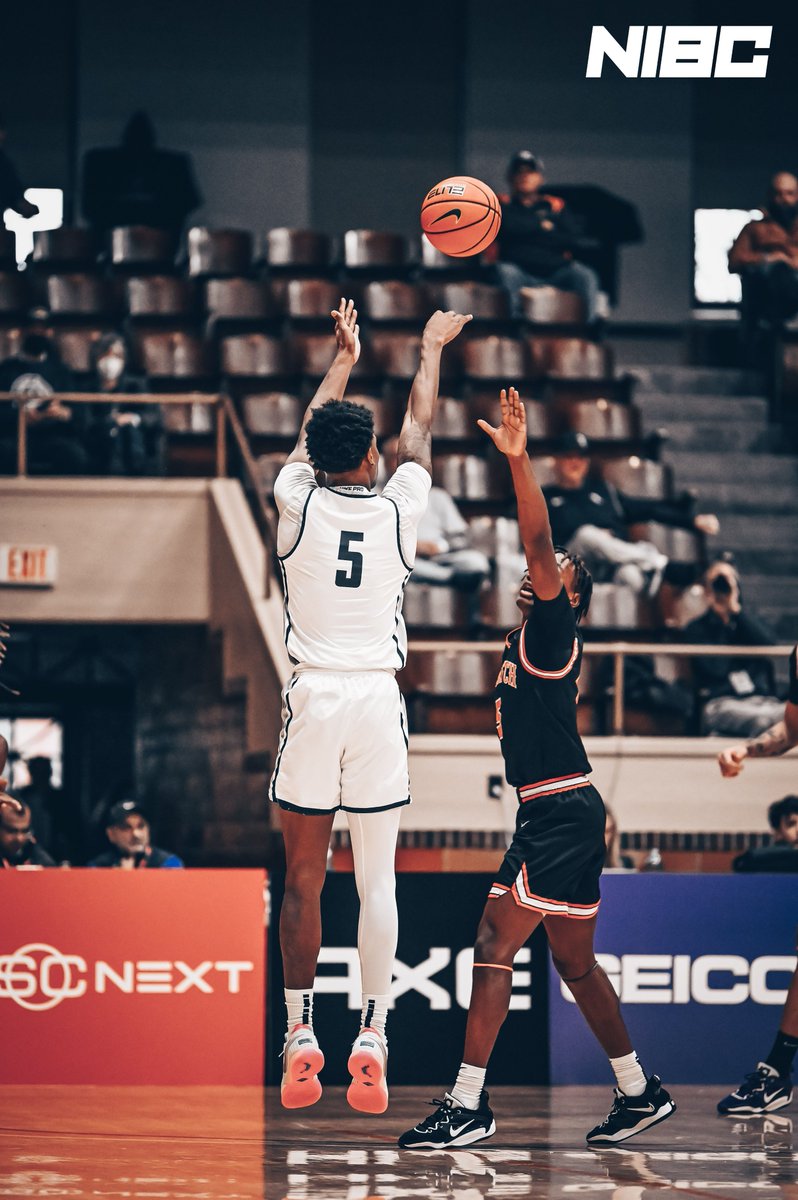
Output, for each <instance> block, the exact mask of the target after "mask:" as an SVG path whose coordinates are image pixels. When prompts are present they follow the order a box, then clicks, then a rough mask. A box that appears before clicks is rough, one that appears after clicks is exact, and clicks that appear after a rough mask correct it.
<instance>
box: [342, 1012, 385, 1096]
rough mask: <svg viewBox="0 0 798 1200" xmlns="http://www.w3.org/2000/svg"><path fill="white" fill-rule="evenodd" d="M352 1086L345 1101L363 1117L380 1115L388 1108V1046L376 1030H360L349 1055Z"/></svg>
mask: <svg viewBox="0 0 798 1200" xmlns="http://www.w3.org/2000/svg"><path fill="white" fill-rule="evenodd" d="M348 1065H349V1073H350V1074H351V1076H352V1082H351V1083H350V1085H349V1090H348V1091H347V1093H346V1098H347V1100H348V1101H349V1103H350V1105H351V1106H352V1108H354V1109H357V1111H358V1112H363V1113H383V1112H385V1110H386V1108H387V1107H388V1084H387V1082H386V1072H387V1069H388V1045H387V1043H386V1041H385V1038H384V1037H383V1035H382V1034H381V1033H379V1032H378V1031H377V1030H376V1029H361V1031H360V1033H359V1034H358V1036H357V1037H356V1038H355V1041H354V1043H353V1045H352V1053H351V1054H350V1055H349V1064H348Z"/></svg>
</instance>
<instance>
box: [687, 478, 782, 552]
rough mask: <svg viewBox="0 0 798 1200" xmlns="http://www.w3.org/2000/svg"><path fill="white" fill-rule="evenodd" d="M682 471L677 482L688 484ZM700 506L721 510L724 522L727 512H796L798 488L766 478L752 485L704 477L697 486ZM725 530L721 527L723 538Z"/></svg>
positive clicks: (713, 510)
mask: <svg viewBox="0 0 798 1200" xmlns="http://www.w3.org/2000/svg"><path fill="white" fill-rule="evenodd" d="M684 483H685V480H684V479H683V477H682V476H681V474H680V475H679V476H678V477H677V485H678V484H684ZM694 488H695V491H696V493H697V496H698V499H699V501H700V507H701V508H702V509H709V510H710V511H711V512H714V513H717V514H718V515H719V516H720V518H721V524H722V523H723V514H724V513H762V514H767V513H780V514H786V513H795V512H796V510H797V509H798V489H791V488H789V487H785V486H784V484H779V483H771V482H770V481H769V480H767V479H765V480H762V481H761V482H760V481H757V483H756V486H755V487H752V488H748V487H744V486H741V485H740V483H731V482H718V481H715V480H708V479H706V478H702V479H699V480H697V481H696V483H695V485H694ZM722 536H723V531H722V530H721V537H722Z"/></svg>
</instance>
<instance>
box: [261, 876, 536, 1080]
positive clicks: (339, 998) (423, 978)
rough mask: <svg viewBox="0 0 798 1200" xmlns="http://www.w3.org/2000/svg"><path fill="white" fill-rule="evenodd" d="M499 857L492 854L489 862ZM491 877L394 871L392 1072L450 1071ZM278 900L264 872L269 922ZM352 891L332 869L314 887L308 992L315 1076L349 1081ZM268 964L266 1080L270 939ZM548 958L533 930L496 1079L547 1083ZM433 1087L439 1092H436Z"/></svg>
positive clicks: (274, 1060)
mask: <svg viewBox="0 0 798 1200" xmlns="http://www.w3.org/2000/svg"><path fill="white" fill-rule="evenodd" d="M499 857H500V856H498V855H497V862H498V859H499ZM491 883H493V877H492V876H487V875H474V874H446V875H425V874H416V873H415V872H409V873H406V874H401V875H399V877H398V879H397V899H398V903H399V946H398V949H397V953H396V959H395V961H394V967H393V984H392V988H391V993H392V998H393V1007H392V1009H391V1011H390V1012H389V1014H388V1040H389V1043H390V1047H391V1073H390V1078H391V1081H392V1082H393V1083H395V1084H423V1085H429V1086H431V1087H432V1086H445V1085H446V1084H447V1083H449V1082H450V1081H451V1079H452V1078H454V1076H453V1074H452V1072H454V1073H455V1074H456V1073H457V1068H458V1067H459V1065H460V1060H461V1057H462V1049H463V1036H464V1033H465V1017H466V1012H467V1010H468V1002H469V999H470V996H471V966H472V963H473V946H474V937H475V935H476V931H477V925H478V924H479V918H480V915H481V913H482V909H483V908H484V906H485V901H486V898H487V895H488V889H489V888H490V885H491ZM281 903H282V881H281V880H279V879H277V878H276V877H275V876H272V915H273V916H272V928H274V929H275V930H276V928H277V921H278V918H279V910H280V906H281ZM357 919H358V908H357V892H356V890H355V883H354V879H353V877H352V876H351V875H349V874H343V873H342V874H330V875H329V876H328V877H327V882H326V883H325V885H324V891H323V893H322V936H323V945H322V950H321V955H320V957H319V969H318V974H317V977H316V989H315V991H316V996H315V1001H314V1018H315V1019H314V1025H315V1029H316V1033H317V1034H318V1036H319V1040H320V1042H321V1045H322V1049H323V1050H324V1055H325V1059H326V1066H325V1068H324V1075H323V1081H324V1082H326V1083H328V1084H342V1083H348V1082H349V1075H348V1073H347V1070H346V1062H347V1058H348V1056H349V1047H350V1043H351V1042H352V1040H353V1039H354V1037H355V1035H356V1034H357V1031H358V1028H359V1021H360V1002H361V988H360V967H359V963H358V955H357ZM269 953H270V963H269V980H270V987H269V995H270V1006H269V1033H270V1037H269V1053H268V1056H267V1067H266V1080H267V1082H269V1083H276V1082H278V1081H279V1072H280V1059H279V1057H278V1056H279V1053H280V1051H281V1049H282V1043H283V1033H284V1030H285V1004H284V1001H283V991H282V988H283V981H282V963H281V961H280V948H279V944H278V939H277V937H276V936H274V937H273V938H272V939H271V943H270V947H269ZM546 999H547V997H546V958H545V945H544V942H543V941H542V939H541V938H540V937H539V936H538V937H535V938H533V939H532V941H531V942H530V944H529V945H528V946H525V947H523V949H522V950H521V951H520V952H519V953H518V955H517V957H516V960H515V971H514V973H513V990H512V998H511V1001H510V1013H509V1015H508V1018H507V1021H506V1022H505V1025H504V1029H503V1033H502V1036H501V1038H500V1040H499V1045H498V1046H497V1048H496V1053H495V1055H494V1059H493V1063H492V1066H491V1077H492V1078H493V1080H494V1082H495V1083H545V1082H546V1081H547V1046H546V1007H547V1004H546ZM436 1094H437V1093H436Z"/></svg>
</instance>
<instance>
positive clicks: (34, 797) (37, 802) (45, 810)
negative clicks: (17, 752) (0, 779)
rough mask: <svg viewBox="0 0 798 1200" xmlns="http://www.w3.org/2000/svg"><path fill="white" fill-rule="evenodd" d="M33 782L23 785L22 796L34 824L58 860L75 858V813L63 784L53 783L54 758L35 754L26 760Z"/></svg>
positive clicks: (20, 792) (20, 793) (76, 849)
mask: <svg viewBox="0 0 798 1200" xmlns="http://www.w3.org/2000/svg"><path fill="white" fill-rule="evenodd" d="M25 765H26V767H27V768H28V773H29V775H30V783H29V784H27V785H26V786H25V787H23V788H20V789H19V798H20V800H24V802H25V803H26V804H27V806H28V808H29V809H30V810H31V814H32V817H33V827H34V829H35V830H36V832H37V834H38V835H39V836H40V837H41V839H42V841H43V842H44V844H45V845H46V846H49V847H50V849H51V850H52V852H53V854H54V856H55V858H56V859H57V861H59V862H61V861H62V859H65V858H68V859H73V858H74V857H75V855H76V854H77V852H78V845H77V843H76V826H75V820H74V815H73V814H72V813H71V812H70V806H69V804H68V801H67V798H66V796H65V794H64V792H63V789H62V788H57V787H53V782H52V780H53V762H52V759H50V758H47V757H46V756H45V755H35V756H34V757H33V758H29V759H28V760H27V762H26V763H25Z"/></svg>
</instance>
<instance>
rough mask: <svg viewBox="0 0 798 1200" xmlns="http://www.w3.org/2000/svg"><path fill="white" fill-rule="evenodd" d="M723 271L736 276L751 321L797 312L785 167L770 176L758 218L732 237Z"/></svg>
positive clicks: (796, 192) (797, 253) (796, 245)
mask: <svg viewBox="0 0 798 1200" xmlns="http://www.w3.org/2000/svg"><path fill="white" fill-rule="evenodd" d="M729 270H730V271H731V272H732V273H733V274H735V275H739V276H740V278H741V280H742V285H743V310H744V314H745V316H746V318H747V319H748V321H749V322H750V323H751V324H756V322H758V321H760V320H762V321H764V322H766V323H767V324H779V323H781V322H782V321H784V320H787V319H788V318H789V317H792V316H794V315H795V314H796V312H798V179H796V177H795V175H792V174H791V173H790V172H789V171H779V172H778V174H777V175H774V176H773V178H772V179H771V181H770V196H769V201H768V207H767V208H765V209H763V210H762V219H761V220H760V221H749V222H748V224H747V225H746V226H745V228H744V229H742V230H741V232H740V233H739V234H738V235H737V238H736V240H735V242H734V244H733V245H732V248H731V250H730V251H729Z"/></svg>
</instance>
